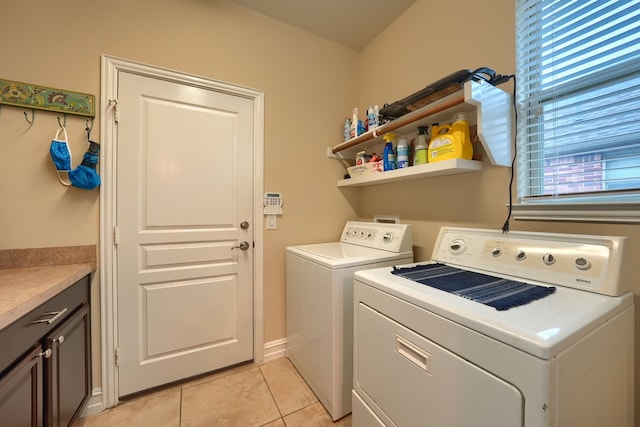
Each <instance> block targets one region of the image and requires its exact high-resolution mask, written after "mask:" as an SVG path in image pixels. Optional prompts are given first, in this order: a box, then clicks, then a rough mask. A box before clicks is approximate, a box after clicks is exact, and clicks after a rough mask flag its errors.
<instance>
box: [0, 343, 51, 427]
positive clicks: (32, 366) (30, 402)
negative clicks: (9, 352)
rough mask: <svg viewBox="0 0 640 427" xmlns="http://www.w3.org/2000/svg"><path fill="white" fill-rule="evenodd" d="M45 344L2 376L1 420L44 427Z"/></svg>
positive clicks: (6, 426)
mask: <svg viewBox="0 0 640 427" xmlns="http://www.w3.org/2000/svg"><path fill="white" fill-rule="evenodd" d="M43 357H44V353H43V351H42V346H40V345H39V346H37V347H36V348H35V349H33V350H31V351H30V352H29V353H28V354H27V355H26V356H24V357H23V358H22V359H21V360H19V361H18V362H17V365H16V366H15V367H14V368H13V369H11V370H10V371H8V372H7V373H6V375H4V376H3V377H2V378H0V424H1V425H2V426H3V427H40V426H42V425H43V417H42V412H43V410H42V408H43V407H42V395H43V393H42V385H43V382H42V369H43Z"/></svg>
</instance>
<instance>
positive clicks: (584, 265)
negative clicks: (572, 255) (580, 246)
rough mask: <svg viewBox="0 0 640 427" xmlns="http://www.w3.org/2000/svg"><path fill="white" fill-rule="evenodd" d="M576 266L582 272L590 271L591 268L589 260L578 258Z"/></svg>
mask: <svg viewBox="0 0 640 427" xmlns="http://www.w3.org/2000/svg"><path fill="white" fill-rule="evenodd" d="M575 264H576V267H578V269H580V270H588V269H589V268H590V267H591V263H590V262H589V260H588V259H586V258H583V257H580V258H576V260H575Z"/></svg>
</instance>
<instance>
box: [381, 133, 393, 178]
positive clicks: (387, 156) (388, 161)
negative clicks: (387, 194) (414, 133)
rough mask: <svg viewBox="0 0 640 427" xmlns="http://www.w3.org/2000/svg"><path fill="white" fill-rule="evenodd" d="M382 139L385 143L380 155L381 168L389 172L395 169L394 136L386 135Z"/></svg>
mask: <svg viewBox="0 0 640 427" xmlns="http://www.w3.org/2000/svg"><path fill="white" fill-rule="evenodd" d="M382 138H383V139H384V140H385V141H386V143H385V144H384V153H383V154H382V167H383V169H384V170H385V171H391V170H394V169H395V168H396V154H395V152H394V148H393V142H394V141H395V139H396V134H395V133H386V134H385V135H384V136H383V137H382Z"/></svg>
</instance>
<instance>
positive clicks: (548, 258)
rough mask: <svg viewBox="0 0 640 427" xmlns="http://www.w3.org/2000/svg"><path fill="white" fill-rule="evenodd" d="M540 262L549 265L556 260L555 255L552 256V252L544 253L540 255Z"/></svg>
mask: <svg viewBox="0 0 640 427" xmlns="http://www.w3.org/2000/svg"><path fill="white" fill-rule="evenodd" d="M542 262H544V263H545V264H547V265H551V264H553V263H554V262H556V257H554V256H553V254H544V255H542Z"/></svg>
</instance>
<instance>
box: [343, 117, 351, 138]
mask: <svg viewBox="0 0 640 427" xmlns="http://www.w3.org/2000/svg"><path fill="white" fill-rule="evenodd" d="M350 139H351V120H350V119H349V117H345V118H344V140H345V141H348V140H350Z"/></svg>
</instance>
